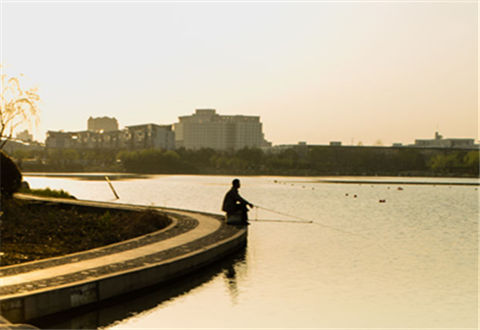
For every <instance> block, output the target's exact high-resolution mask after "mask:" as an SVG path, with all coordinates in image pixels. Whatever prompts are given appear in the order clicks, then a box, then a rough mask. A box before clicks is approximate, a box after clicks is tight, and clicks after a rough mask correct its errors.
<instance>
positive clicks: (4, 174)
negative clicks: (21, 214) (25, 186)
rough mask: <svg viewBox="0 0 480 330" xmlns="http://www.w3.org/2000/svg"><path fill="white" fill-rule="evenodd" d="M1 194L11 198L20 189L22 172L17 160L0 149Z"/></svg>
mask: <svg viewBox="0 0 480 330" xmlns="http://www.w3.org/2000/svg"><path fill="white" fill-rule="evenodd" d="M0 158H1V159H0V173H1V177H0V195H1V197H2V198H9V197H11V196H12V195H13V193H14V192H16V191H18V189H20V186H21V184H22V174H21V173H20V170H19V169H18V167H17V165H16V164H15V162H14V161H13V160H12V159H11V158H10V157H9V156H8V155H7V154H5V153H4V152H3V151H0Z"/></svg>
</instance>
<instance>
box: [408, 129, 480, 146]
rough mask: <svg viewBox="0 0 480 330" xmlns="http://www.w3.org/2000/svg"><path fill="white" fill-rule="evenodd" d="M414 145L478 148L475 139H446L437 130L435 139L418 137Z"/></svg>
mask: <svg viewBox="0 0 480 330" xmlns="http://www.w3.org/2000/svg"><path fill="white" fill-rule="evenodd" d="M413 146H414V147H420V148H457V149H472V148H478V145H476V144H475V140H474V139H444V138H443V136H442V135H440V134H439V133H438V132H435V137H434V138H433V139H416V140H415V144H414V145H413Z"/></svg>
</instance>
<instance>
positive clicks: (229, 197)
mask: <svg viewBox="0 0 480 330" xmlns="http://www.w3.org/2000/svg"><path fill="white" fill-rule="evenodd" d="M239 188H240V180H238V179H234V180H233V181H232V188H231V189H230V190H229V191H228V192H227V193H226V195H225V198H224V199H223V206H222V210H223V211H225V212H226V213H227V223H241V224H245V225H247V224H248V215H247V212H248V209H247V205H248V206H250V207H253V204H252V203H250V202H248V201H247V200H245V199H243V198H242V196H240V194H239V193H238V189H239ZM237 219H238V220H237Z"/></svg>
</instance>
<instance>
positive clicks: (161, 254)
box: [0, 196, 246, 322]
mask: <svg viewBox="0 0 480 330" xmlns="http://www.w3.org/2000/svg"><path fill="white" fill-rule="evenodd" d="M19 197H20V198H26V199H32V200H34V201H35V202H37V203H38V202H40V203H48V204H50V203H68V204H73V205H81V206H89V207H102V208H109V207H114V208H122V209H129V210H143V209H144V208H143V207H139V206H134V205H119V204H114V203H101V202H86V201H76V200H74V201H65V200H60V199H54V198H31V197H27V196H19ZM150 209H151V208H150ZM157 210H158V211H160V212H165V213H167V214H168V215H169V216H170V218H171V219H172V223H171V224H170V225H169V226H168V227H166V228H164V229H162V230H160V231H157V232H154V233H151V234H148V235H145V236H141V237H137V238H134V239H131V240H128V241H124V242H120V243H117V244H113V245H109V246H105V247H101V248H97V249H93V250H89V251H84V252H79V253H75V254H71V255H67V256H62V257H56V258H50V259H45V260H39V261H34V262H28V263H24V264H19V265H13V266H8V267H1V268H0V303H2V311H3V313H4V316H7V318H8V312H5V308H4V306H3V302H5V301H8V300H12V299H15V298H18V297H21V296H23V297H24V296H28V295H37V294H39V293H42V292H45V291H49V290H59V289H61V288H68V287H74V286H75V285H80V284H83V283H89V282H94V281H98V280H101V279H105V278H110V277H115V276H117V275H120V274H122V275H123V274H125V273H129V272H138V271H139V270H142V269H147V268H149V267H156V266H158V265H161V264H166V263H172V262H175V261H176V260H182V259H185V258H187V257H191V256H192V255H195V254H198V253H199V251H204V250H208V249H211V248H212V247H215V246H218V245H221V244H223V243H224V242H228V241H229V240H231V239H232V238H233V237H238V236H239V235H240V236H241V235H244V236H245V239H246V228H245V227H236V226H230V225H226V224H225V223H224V222H223V221H222V219H221V217H219V216H215V215H211V214H204V213H198V212H192V211H184V210H173V209H160V208H159V209H157ZM15 321H16V322H18V320H15ZM20 321H21V322H24V321H25V320H23V319H22V320H20Z"/></svg>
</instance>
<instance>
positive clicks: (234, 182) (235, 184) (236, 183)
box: [232, 179, 240, 189]
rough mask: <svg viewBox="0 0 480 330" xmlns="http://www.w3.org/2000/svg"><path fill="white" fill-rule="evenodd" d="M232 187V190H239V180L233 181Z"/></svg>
mask: <svg viewBox="0 0 480 330" xmlns="http://www.w3.org/2000/svg"><path fill="white" fill-rule="evenodd" d="M232 187H233V188H236V189H238V188H240V180H238V179H233V181H232Z"/></svg>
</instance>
